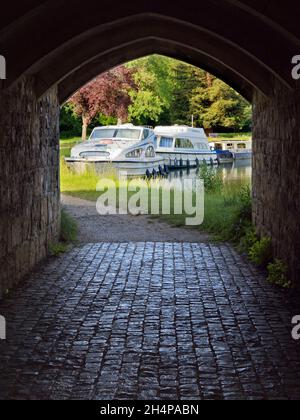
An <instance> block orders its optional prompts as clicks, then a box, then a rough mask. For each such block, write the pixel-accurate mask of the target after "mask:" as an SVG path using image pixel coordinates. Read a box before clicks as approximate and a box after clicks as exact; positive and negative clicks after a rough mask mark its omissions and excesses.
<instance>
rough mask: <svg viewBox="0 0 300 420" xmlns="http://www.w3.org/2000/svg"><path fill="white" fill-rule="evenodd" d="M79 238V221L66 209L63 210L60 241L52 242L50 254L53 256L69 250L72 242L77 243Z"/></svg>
mask: <svg viewBox="0 0 300 420" xmlns="http://www.w3.org/2000/svg"><path fill="white" fill-rule="evenodd" d="M77 238H78V226H77V223H76V222H75V220H74V219H73V218H72V217H71V216H70V215H69V214H68V213H67V212H66V211H65V210H62V211H61V224H60V238H59V242H56V243H52V244H50V246H49V251H50V254H51V255H53V256H59V255H61V254H63V253H65V252H67V251H68V250H69V249H70V247H71V246H72V244H75V243H77Z"/></svg>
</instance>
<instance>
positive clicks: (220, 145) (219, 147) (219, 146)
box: [215, 143, 223, 150]
mask: <svg viewBox="0 0 300 420" xmlns="http://www.w3.org/2000/svg"><path fill="white" fill-rule="evenodd" d="M215 150H223V146H222V144H221V143H215Z"/></svg>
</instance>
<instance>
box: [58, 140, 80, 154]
mask: <svg viewBox="0 0 300 420" xmlns="http://www.w3.org/2000/svg"><path fill="white" fill-rule="evenodd" d="M80 141H81V138H80V137H72V138H69V139H61V140H60V156H61V157H62V158H65V157H70V155H71V149H72V147H74V146H75V145H76V144H77V143H79V142H80Z"/></svg>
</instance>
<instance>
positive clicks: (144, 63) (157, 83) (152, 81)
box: [127, 55, 174, 125]
mask: <svg viewBox="0 0 300 420" xmlns="http://www.w3.org/2000/svg"><path fill="white" fill-rule="evenodd" d="M173 62H174V60H172V59H170V58H167V57H162V56H160V55H151V56H149V57H145V58H142V59H139V60H135V61H133V62H131V63H128V64H127V66H128V67H129V68H132V69H134V71H135V74H134V79H135V82H136V85H137V86H138V90H137V91H134V92H132V93H131V98H132V105H131V106H130V108H129V119H130V121H132V122H134V123H136V124H144V125H153V124H156V123H158V122H161V121H162V120H166V123H170V121H169V118H168V112H169V108H170V103H171V97H172V83H173V80H172V74H171V68H172V65H173Z"/></svg>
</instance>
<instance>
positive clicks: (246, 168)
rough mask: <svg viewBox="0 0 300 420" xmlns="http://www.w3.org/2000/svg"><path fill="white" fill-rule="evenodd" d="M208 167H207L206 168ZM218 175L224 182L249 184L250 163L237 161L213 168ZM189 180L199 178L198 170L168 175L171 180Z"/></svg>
mask: <svg viewBox="0 0 300 420" xmlns="http://www.w3.org/2000/svg"><path fill="white" fill-rule="evenodd" d="M208 167H209V166H208ZM215 170H216V171H217V172H218V173H220V175H221V176H222V179H223V180H224V182H226V183H227V182H228V183H236V182H249V183H250V182H251V177H252V161H251V159H250V160H238V161H235V162H234V163H226V164H223V165H220V166H218V167H216V168H215ZM186 176H189V178H193V177H195V178H196V177H197V178H198V177H199V170H196V169H191V170H189V171H188V170H178V171H172V172H171V173H170V175H169V179H170V180H173V179H176V178H180V177H186Z"/></svg>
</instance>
